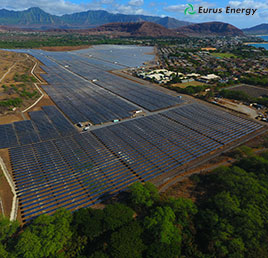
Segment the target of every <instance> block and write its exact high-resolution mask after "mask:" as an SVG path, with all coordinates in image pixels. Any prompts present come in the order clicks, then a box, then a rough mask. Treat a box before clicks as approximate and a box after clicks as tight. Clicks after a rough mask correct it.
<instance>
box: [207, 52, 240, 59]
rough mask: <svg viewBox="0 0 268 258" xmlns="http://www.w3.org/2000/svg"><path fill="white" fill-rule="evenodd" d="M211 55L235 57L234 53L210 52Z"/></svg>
mask: <svg viewBox="0 0 268 258" xmlns="http://www.w3.org/2000/svg"><path fill="white" fill-rule="evenodd" d="M211 55H212V56H215V57H219V58H237V56H236V55H234V54H231V53H211Z"/></svg>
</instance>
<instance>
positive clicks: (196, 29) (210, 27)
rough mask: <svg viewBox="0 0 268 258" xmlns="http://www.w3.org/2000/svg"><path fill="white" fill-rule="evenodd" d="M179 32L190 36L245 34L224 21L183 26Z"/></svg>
mask: <svg viewBox="0 0 268 258" xmlns="http://www.w3.org/2000/svg"><path fill="white" fill-rule="evenodd" d="M176 31H177V32H179V33H183V34H185V35H188V36H244V33H243V31H242V30H240V29H238V28H237V27H235V26H233V25H231V24H229V23H224V22H204V23H196V24H191V25H188V26H183V27H180V28H178V29H176Z"/></svg>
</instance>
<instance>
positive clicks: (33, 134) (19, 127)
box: [14, 120, 41, 145]
mask: <svg viewBox="0 0 268 258" xmlns="http://www.w3.org/2000/svg"><path fill="white" fill-rule="evenodd" d="M14 127H15V129H16V134H17V136H18V138H19V142H20V144H21V145H24V144H31V143H34V142H40V141H41V139H40V137H39V134H38V133H37V131H36V129H35V128H34V125H33V123H32V121H31V120H26V121H19V122H15V123H14Z"/></svg>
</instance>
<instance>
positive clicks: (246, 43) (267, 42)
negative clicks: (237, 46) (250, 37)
mask: <svg viewBox="0 0 268 258" xmlns="http://www.w3.org/2000/svg"><path fill="white" fill-rule="evenodd" d="M243 44H244V45H250V44H268V41H264V42H245V43H243Z"/></svg>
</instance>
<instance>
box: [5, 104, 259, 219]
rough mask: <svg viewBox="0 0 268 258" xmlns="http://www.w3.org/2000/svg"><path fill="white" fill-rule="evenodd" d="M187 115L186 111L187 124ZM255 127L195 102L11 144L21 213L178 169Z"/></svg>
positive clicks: (75, 203) (77, 202) (73, 204)
mask: <svg viewBox="0 0 268 258" xmlns="http://www.w3.org/2000/svg"><path fill="white" fill-rule="evenodd" d="M191 112H192V113H191ZM195 113H198V116H196V117H195ZM171 114H172V116H171ZM188 115H189V116H190V115H191V116H192V122H191V124H189V123H188V120H187V119H188V118H186V116H188ZM169 117H170V118H169ZM213 121H214V122H213ZM204 124H207V131H205V130H204V126H203V125H204ZM261 127H262V126H261V125H259V124H257V123H255V122H251V121H248V120H245V119H242V118H238V117H236V116H232V115H230V114H226V113H224V112H221V111H218V110H216V109H208V108H207V107H206V106H203V105H199V104H198V105H195V104H194V105H186V106H182V107H180V108H175V109H173V110H172V111H166V112H163V113H161V114H155V115H151V116H146V117H141V118H137V119H134V120H129V121H126V122H123V123H120V124H115V125H111V126H107V127H103V128H99V129H95V130H92V131H91V132H86V133H80V134H74V135H72V136H68V137H62V138H59V139H55V140H50V141H45V142H41V143H35V144H31V145H27V146H22V147H17V148H11V149H10V157H11V164H12V168H13V176H14V181H15V185H16V187H17V189H16V191H17V194H18V196H19V201H20V207H21V211H22V214H23V216H24V219H25V220H28V219H30V218H32V217H34V216H36V215H38V214H41V213H51V212H53V211H54V210H55V209H57V208H59V207H65V208H67V209H71V210H74V209H77V208H80V207H86V206H88V205H92V204H94V203H96V202H99V201H101V200H102V198H103V197H104V196H107V195H109V194H112V193H116V192H118V191H121V190H123V189H125V188H126V187H127V186H128V185H130V184H131V183H133V182H135V181H139V180H143V181H146V180H150V179H152V178H154V177H156V176H159V175H163V174H165V173H167V172H168V171H172V170H174V169H178V168H179V167H180V166H181V165H183V164H185V163H187V162H190V161H193V160H194V159H196V158H198V157H201V156H203V155H205V154H208V153H211V152H213V151H215V150H216V149H218V148H221V147H222V146H223V145H224V144H227V143H228V142H229V141H234V140H236V139H238V138H240V137H242V136H245V135H247V134H249V133H251V132H252V131H254V130H258V129H259V128H261ZM198 128H199V129H198ZM219 135H220V136H221V137H222V139H223V138H224V139H225V141H224V142H223V140H220V139H221V138H219V137H218V136H219Z"/></svg>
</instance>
